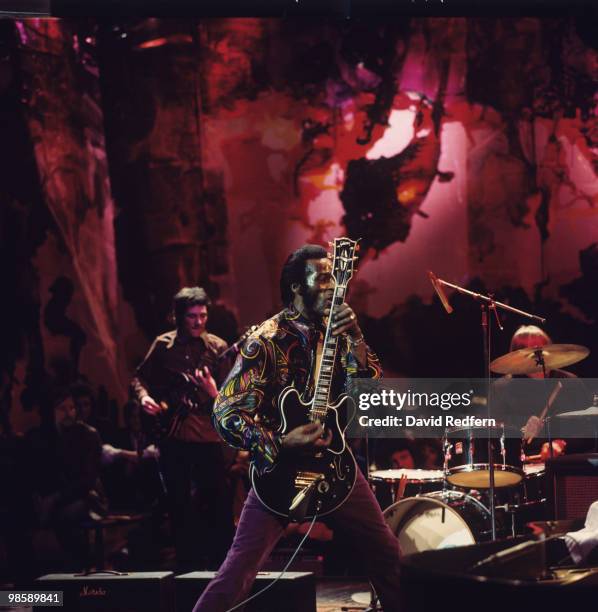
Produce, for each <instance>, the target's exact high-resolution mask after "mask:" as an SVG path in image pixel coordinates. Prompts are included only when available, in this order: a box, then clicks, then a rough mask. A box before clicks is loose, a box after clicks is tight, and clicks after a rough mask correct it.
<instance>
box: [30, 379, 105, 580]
mask: <svg viewBox="0 0 598 612" xmlns="http://www.w3.org/2000/svg"><path fill="white" fill-rule="evenodd" d="M43 412H44V414H43V415H42V424H41V426H40V427H38V428H36V429H33V430H31V431H30V432H29V433H28V434H27V436H26V441H25V443H26V448H27V462H28V466H27V467H28V469H27V477H28V479H29V482H30V483H31V488H32V491H33V493H34V495H35V498H36V505H37V514H38V523H39V525H40V526H41V527H49V528H52V529H53V530H54V531H55V533H56V535H57V538H58V540H59V542H60V544H61V545H62V547H63V549H64V552H65V554H66V556H67V560H66V566H67V567H69V566H74V567H76V568H82V567H83V565H84V563H85V560H86V556H87V546H86V538H85V540H84V539H83V536H84V535H85V534H84V533H83V531H82V530H81V528H80V525H81V523H82V522H85V521H89V520H93V519H98V518H100V517H101V516H102V515H103V514H105V513H106V512H107V501H106V497H105V494H104V490H103V487H102V484H101V481H100V460H101V452H102V444H101V440H100V436H99V435H98V432H97V431H96V430H95V429H94V428H93V427H90V426H89V425H87V424H85V423H83V422H81V421H80V420H78V419H77V411H76V408H75V402H74V400H73V397H72V395H71V393H70V392H69V391H60V392H58V393H56V394H55V395H54V397H53V399H52V400H51V402H50V404H49V410H44V411H43Z"/></svg>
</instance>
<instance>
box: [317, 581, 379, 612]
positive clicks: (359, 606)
mask: <svg viewBox="0 0 598 612" xmlns="http://www.w3.org/2000/svg"><path fill="white" fill-rule="evenodd" d="M369 586H370V585H369V583H367V582H358V581H349V580H336V579H319V580H318V583H317V589H316V598H317V612H340V611H341V608H342V607H343V606H347V607H349V606H351V609H352V610H355V611H357V610H363V609H365V608H366V607H367V603H366V602H369ZM354 593H360V594H362V595H363V597H365V600H363V603H357V602H356V601H355V600H354V599H353V598H352V597H351V596H352V595H353V594H354ZM359 599H360V601H362V598H361V597H360V598H359Z"/></svg>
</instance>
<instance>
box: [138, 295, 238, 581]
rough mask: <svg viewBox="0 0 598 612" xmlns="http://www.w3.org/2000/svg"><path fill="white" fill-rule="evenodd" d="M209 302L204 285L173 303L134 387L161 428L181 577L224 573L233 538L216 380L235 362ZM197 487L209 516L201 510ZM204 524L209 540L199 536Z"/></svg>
mask: <svg viewBox="0 0 598 612" xmlns="http://www.w3.org/2000/svg"><path fill="white" fill-rule="evenodd" d="M209 304H210V300H209V298H208V296H207V294H206V292H205V291H204V290H203V289H202V288H201V287H183V289H181V290H180V291H179V292H178V293H177V294H176V295H175V296H174V300H173V306H174V308H173V310H174V318H175V322H176V329H174V330H172V331H170V332H167V333H165V334H161V335H160V336H158V337H157V338H156V339H155V340H154V342H153V344H152V346H151V347H150V349H149V351H148V353H147V355H146V357H145V359H144V360H143V362H142V363H141V365H140V366H139V367H138V368H137V371H136V373H135V377H134V378H133V381H132V389H133V392H134V395H135V396H136V397H137V400H138V401H139V403H140V404H141V406H142V407H143V410H144V411H145V412H146V413H148V414H151V415H153V417H152V420H154V421H156V422H158V423H162V424H163V427H162V428H160V429H161V430H162V431H160V432H159V435H160V437H161V438H162V439H161V440H160V444H159V447H160V467H161V470H162V473H163V475H164V480H165V484H166V489H167V493H168V500H169V511H170V519H171V523H172V528H173V535H174V540H175V548H176V556H177V570H178V571H190V570H192V569H197V568H198V567H209V568H213V567H218V565H219V564H220V563H221V562H222V559H223V558H224V555H225V553H226V550H227V548H228V546H229V544H230V541H231V538H232V534H233V516H232V499H231V493H230V490H229V487H228V484H227V478H226V462H225V457H224V454H223V448H222V442H221V440H220V438H219V436H218V435H217V433H216V432H215V431H214V428H213V427H212V424H211V422H210V415H211V413H212V404H213V402H214V397H216V395H217V393H218V387H217V381H218V382H221V381H222V379H223V378H224V376H225V374H226V373H227V372H228V365H229V364H227V363H226V362H225V361H224V360H222V359H220V357H221V356H222V355H223V354H224V353H225V351H226V348H227V344H226V342H225V341H224V340H222V338H219V337H218V336H215V335H213V334H210V333H208V332H207V331H206V323H207V320H208V306H209ZM154 429H158V428H156V427H154ZM154 433H155V432H154ZM193 484H194V485H195V488H196V490H197V492H198V495H199V496H200V498H201V502H202V506H203V507H204V508H205V516H201V515H200V513H199V512H198V511H197V510H196V509H195V508H196V507H197V504H196V503H194V500H192V498H191V493H192V485H193ZM202 518H204V519H205V522H206V523H207V528H206V530H205V532H206V535H205V536H202V535H201V534H200V533H199V529H200V525H201V519H202ZM200 554H203V555H204V557H203V558H201V557H200V556H199V555H200Z"/></svg>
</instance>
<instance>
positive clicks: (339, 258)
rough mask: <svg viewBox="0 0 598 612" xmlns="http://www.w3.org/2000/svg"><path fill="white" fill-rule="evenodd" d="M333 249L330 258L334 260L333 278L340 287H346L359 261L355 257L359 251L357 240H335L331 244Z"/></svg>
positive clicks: (343, 238)
mask: <svg viewBox="0 0 598 612" xmlns="http://www.w3.org/2000/svg"><path fill="white" fill-rule="evenodd" d="M329 245H330V246H331V247H332V253H330V255H329V257H330V258H331V260H332V276H333V277H334V280H335V282H336V284H337V286H338V287H346V286H347V284H348V283H349V281H350V280H351V277H352V276H353V271H354V269H355V261H356V260H357V259H358V258H357V257H356V255H355V253H357V251H358V250H359V244H358V241H357V240H351V238H345V237H342V238H335V239H334V240H333V241H332V242H330V243H329Z"/></svg>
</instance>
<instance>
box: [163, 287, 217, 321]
mask: <svg viewBox="0 0 598 612" xmlns="http://www.w3.org/2000/svg"><path fill="white" fill-rule="evenodd" d="M210 304H211V301H210V298H209V297H208V294H207V293H206V292H205V291H204V289H202V288H201V287H183V288H182V289H181V290H180V291H179V292H178V293H177V294H176V295H175V296H174V298H173V300H172V306H173V314H174V320H175V323H176V326H177V327H180V326H181V325H182V324H183V317H184V316H185V313H186V312H187V310H188V309H189V308H191V307H192V306H209V305H210Z"/></svg>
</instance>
